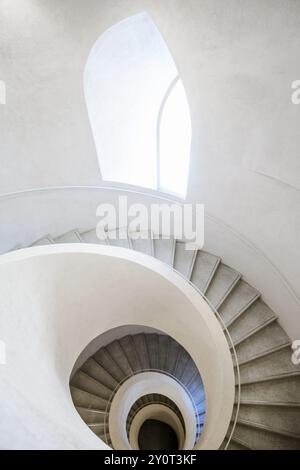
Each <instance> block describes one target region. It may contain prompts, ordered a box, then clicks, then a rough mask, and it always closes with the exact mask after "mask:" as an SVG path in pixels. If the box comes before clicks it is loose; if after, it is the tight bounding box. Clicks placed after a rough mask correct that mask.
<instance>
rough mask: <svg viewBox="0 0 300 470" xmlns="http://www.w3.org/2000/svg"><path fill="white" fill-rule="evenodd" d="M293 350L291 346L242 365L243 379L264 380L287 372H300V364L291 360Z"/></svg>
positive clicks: (241, 373)
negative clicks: (295, 363)
mask: <svg viewBox="0 0 300 470" xmlns="http://www.w3.org/2000/svg"><path fill="white" fill-rule="evenodd" d="M291 354H292V351H291V350H290V349H289V348H286V349H282V350H279V351H277V352H275V353H273V354H271V355H268V356H264V357H261V358H259V359H257V360H255V361H252V362H250V363H247V364H245V365H242V366H241V367H240V376H241V381H242V382H243V381H246V382H249V381H255V380H259V379H261V380H263V379H264V378H265V377H269V376H275V375H280V374H287V373H290V372H291V373H294V372H299V373H300V365H297V366H295V365H294V364H293V363H292V361H291Z"/></svg>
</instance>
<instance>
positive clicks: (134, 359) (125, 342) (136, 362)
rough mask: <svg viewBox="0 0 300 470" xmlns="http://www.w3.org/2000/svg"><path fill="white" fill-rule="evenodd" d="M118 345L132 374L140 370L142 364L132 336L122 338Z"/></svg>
mask: <svg viewBox="0 0 300 470" xmlns="http://www.w3.org/2000/svg"><path fill="white" fill-rule="evenodd" d="M119 343H120V345H121V347H122V349H123V351H124V353H125V355H126V358H127V361H128V362H129V364H130V367H131V369H132V371H133V372H134V373H136V372H138V371H141V370H142V363H141V361H140V358H139V355H138V353H137V350H136V348H135V344H134V342H133V339H132V336H129V335H128V336H124V338H121V339H120V340H119Z"/></svg>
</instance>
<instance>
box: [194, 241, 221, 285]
mask: <svg viewBox="0 0 300 470" xmlns="http://www.w3.org/2000/svg"><path fill="white" fill-rule="evenodd" d="M220 262H221V260H220V258H218V257H217V256H214V255H211V254H210V253H207V252H206V251H202V250H200V251H198V254H197V257H196V260H195V263H194V268H193V272H192V275H191V281H192V283H193V284H194V285H195V286H196V287H197V288H198V289H199V290H200V292H202V294H205V293H206V291H207V289H208V286H209V284H210V282H211V280H212V278H213V276H214V274H215V271H216V269H217V267H218V265H219V263H220Z"/></svg>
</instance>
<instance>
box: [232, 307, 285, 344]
mask: <svg viewBox="0 0 300 470" xmlns="http://www.w3.org/2000/svg"><path fill="white" fill-rule="evenodd" d="M275 319H276V316H275V314H274V312H273V311H272V310H271V309H270V308H269V307H268V306H267V305H266V304H265V303H264V302H263V301H262V300H260V299H258V300H256V301H255V302H254V303H253V304H252V305H251V306H250V307H249V308H248V309H247V310H246V311H245V312H244V313H243V315H241V316H240V317H239V318H238V319H237V320H236V321H235V322H234V323H233V324H232V325H231V326H229V327H228V330H229V333H230V336H231V338H232V340H233V342H234V344H235V345H237V344H238V343H239V342H240V341H241V340H243V341H244V340H245V339H246V338H248V337H249V336H251V335H252V334H254V333H255V332H257V331H259V330H260V329H261V327H263V326H264V325H268V322H269V321H273V320H275Z"/></svg>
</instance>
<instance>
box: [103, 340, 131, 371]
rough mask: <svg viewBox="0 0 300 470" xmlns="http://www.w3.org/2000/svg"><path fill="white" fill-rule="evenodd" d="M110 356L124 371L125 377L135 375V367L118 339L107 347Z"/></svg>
mask: <svg viewBox="0 0 300 470" xmlns="http://www.w3.org/2000/svg"><path fill="white" fill-rule="evenodd" d="M105 349H106V350H107V351H108V352H109V354H110V356H111V357H112V358H113V360H114V361H115V363H116V364H118V366H119V367H120V369H121V370H122V371H123V377H130V376H132V375H133V369H132V367H131V365H130V363H129V362H128V359H127V357H126V355H125V354H124V351H123V348H122V346H121V344H120V342H119V341H118V340H116V341H113V342H112V343H110V344H108V345H107V346H106V348H105Z"/></svg>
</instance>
